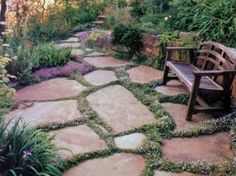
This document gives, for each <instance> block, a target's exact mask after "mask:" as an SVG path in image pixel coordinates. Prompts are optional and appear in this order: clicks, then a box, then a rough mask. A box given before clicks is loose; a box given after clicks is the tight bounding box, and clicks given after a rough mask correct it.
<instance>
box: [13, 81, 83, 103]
mask: <svg viewBox="0 0 236 176" xmlns="http://www.w3.org/2000/svg"><path fill="white" fill-rule="evenodd" d="M85 88H86V87H84V86H83V85H81V84H80V83H78V82H77V81H75V80H68V79H66V78H56V79H51V80H48V81H43V82H41V83H38V84H35V85H32V86H28V87H25V88H23V89H21V90H19V91H17V92H16V95H15V98H16V99H18V100H30V101H33V100H34V101H38V100H55V99H59V98H67V97H73V96H77V95H78V94H79V93H80V92H82V91H83V90H85Z"/></svg>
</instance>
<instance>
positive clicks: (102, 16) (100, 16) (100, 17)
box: [97, 15, 107, 20]
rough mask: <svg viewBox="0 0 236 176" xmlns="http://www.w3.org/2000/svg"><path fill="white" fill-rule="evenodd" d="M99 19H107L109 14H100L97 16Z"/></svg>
mask: <svg viewBox="0 0 236 176" xmlns="http://www.w3.org/2000/svg"><path fill="white" fill-rule="evenodd" d="M97 19H99V20H105V19H107V16H105V15H99V16H98V17H97Z"/></svg>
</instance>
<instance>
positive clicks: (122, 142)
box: [114, 133, 146, 149]
mask: <svg viewBox="0 0 236 176" xmlns="http://www.w3.org/2000/svg"><path fill="white" fill-rule="evenodd" d="M145 139H146V136H145V135H144V134H142V133H133V134H129V135H125V136H120V137H116V138H115V139H114V140H115V144H116V146H117V147H118V148H121V149H137V148H139V147H140V146H141V145H142V144H143V141H144V140H145Z"/></svg>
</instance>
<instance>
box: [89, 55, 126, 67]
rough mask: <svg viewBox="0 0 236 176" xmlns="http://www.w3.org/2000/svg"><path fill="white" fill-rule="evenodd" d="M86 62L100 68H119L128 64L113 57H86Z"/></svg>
mask: <svg viewBox="0 0 236 176" xmlns="http://www.w3.org/2000/svg"><path fill="white" fill-rule="evenodd" d="M84 60H85V61H87V62H88V63H90V64H91V65H94V66H95V67H98V68H105V67H119V66H123V65H126V64H128V62H126V61H122V60H118V59H115V58H114V57H111V56H104V57H86V58H84Z"/></svg>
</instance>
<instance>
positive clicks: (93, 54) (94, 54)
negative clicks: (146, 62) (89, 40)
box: [86, 52, 106, 57]
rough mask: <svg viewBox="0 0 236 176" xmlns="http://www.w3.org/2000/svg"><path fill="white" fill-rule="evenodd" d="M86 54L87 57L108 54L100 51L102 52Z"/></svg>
mask: <svg viewBox="0 0 236 176" xmlns="http://www.w3.org/2000/svg"><path fill="white" fill-rule="evenodd" d="M86 56H87V57H99V56H106V54H105V53H100V52H93V53H90V54H88V55H86Z"/></svg>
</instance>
